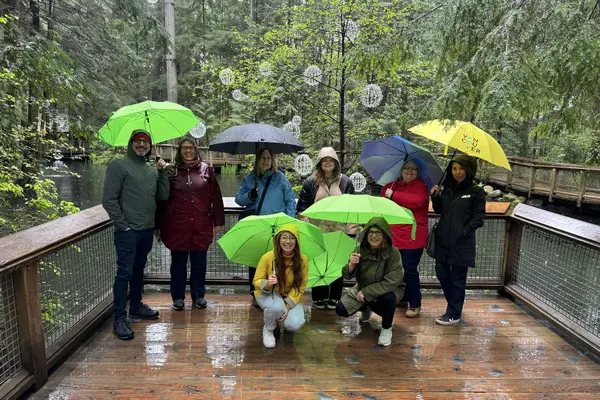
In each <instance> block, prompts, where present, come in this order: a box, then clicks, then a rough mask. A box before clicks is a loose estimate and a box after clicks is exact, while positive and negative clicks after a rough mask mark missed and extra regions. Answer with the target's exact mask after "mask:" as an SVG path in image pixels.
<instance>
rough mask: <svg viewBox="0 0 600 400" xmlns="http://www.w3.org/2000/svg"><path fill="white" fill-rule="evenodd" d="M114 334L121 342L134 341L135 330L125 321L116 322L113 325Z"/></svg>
mask: <svg viewBox="0 0 600 400" xmlns="http://www.w3.org/2000/svg"><path fill="white" fill-rule="evenodd" d="M113 332H114V333H115V335H117V337H118V338H119V339H121V340H131V339H133V329H131V327H130V326H129V322H127V321H126V320H124V319H121V320H118V321H115V322H114V323H113Z"/></svg>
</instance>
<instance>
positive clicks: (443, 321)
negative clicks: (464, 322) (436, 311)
mask: <svg viewBox="0 0 600 400" xmlns="http://www.w3.org/2000/svg"><path fill="white" fill-rule="evenodd" d="M435 322H437V323H438V324H440V325H456V324H458V323H459V322H460V318H452V317H449V316H447V315H446V314H444V315H442V316H441V317H437V318H436V319H435Z"/></svg>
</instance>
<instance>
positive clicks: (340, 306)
mask: <svg viewBox="0 0 600 400" xmlns="http://www.w3.org/2000/svg"><path fill="white" fill-rule="evenodd" d="M367 307H369V308H370V309H371V310H372V311H373V312H374V313H375V314H377V315H379V316H381V327H382V328H383V329H389V328H391V327H392V322H394V313H395V312H396V295H395V294H394V292H388V293H386V294H384V295H382V296H379V297H377V298H375V299H373V301H369V302H367V303H365V305H363V306H362V307H361V308H360V310H359V311H364V310H365V308H367ZM335 312H336V314H337V315H339V316H340V317H349V316H350V315H349V314H348V311H346V307H344V303H342V302H341V301H340V302H338V303H337V306H336V307H335Z"/></svg>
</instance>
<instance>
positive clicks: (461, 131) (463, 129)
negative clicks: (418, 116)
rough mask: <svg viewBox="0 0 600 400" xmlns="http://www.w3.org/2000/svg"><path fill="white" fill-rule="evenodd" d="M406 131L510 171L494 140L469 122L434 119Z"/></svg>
mask: <svg viewBox="0 0 600 400" xmlns="http://www.w3.org/2000/svg"><path fill="white" fill-rule="evenodd" d="M408 130H409V131H411V132H412V133H415V134H417V135H421V136H423V137H426V138H427V139H430V140H433V141H436V142H439V143H442V144H444V145H446V146H449V147H454V148H455V149H457V150H460V151H462V152H463V153H465V154H468V155H470V156H473V157H477V158H480V159H482V160H485V161H488V162H490V163H492V164H494V165H497V166H499V167H502V168H505V169H507V170H509V171H510V170H511V169H510V164H509V163H508V159H507V158H506V154H504V150H503V149H502V147H501V146H500V145H499V144H498V142H497V141H496V139H494V138H493V137H492V136H490V135H489V134H488V133H486V132H484V131H483V130H481V129H480V128H478V127H476V126H475V125H473V124H472V123H470V122H464V121H452V120H438V119H434V120H433V121H429V122H425V123H423V124H420V125H417V126H413V127H412V128H409V129H408Z"/></svg>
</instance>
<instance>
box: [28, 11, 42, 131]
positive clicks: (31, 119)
mask: <svg viewBox="0 0 600 400" xmlns="http://www.w3.org/2000/svg"><path fill="white" fill-rule="evenodd" d="M29 12H30V13H31V29H30V31H29V34H30V35H31V36H36V35H37V33H38V32H39V31H40V2H39V1H38V0H29ZM28 91H29V101H28V103H27V122H28V123H29V125H31V124H33V123H35V122H36V121H37V114H38V108H37V105H36V104H35V101H37V91H36V90H35V86H34V85H33V84H31V83H30V84H29V89H28ZM32 100H33V101H32Z"/></svg>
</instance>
